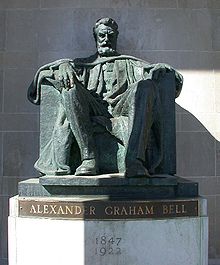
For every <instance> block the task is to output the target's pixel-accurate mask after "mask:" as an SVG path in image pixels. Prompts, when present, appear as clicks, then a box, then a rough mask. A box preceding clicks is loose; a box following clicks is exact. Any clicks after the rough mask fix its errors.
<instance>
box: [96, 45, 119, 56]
mask: <svg viewBox="0 0 220 265" xmlns="http://www.w3.org/2000/svg"><path fill="white" fill-rule="evenodd" d="M97 50H98V54H99V55H101V56H111V55H114V54H115V53H116V49H113V48H112V47H108V46H98V47H97Z"/></svg>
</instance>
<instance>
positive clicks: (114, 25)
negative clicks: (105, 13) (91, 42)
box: [93, 17, 119, 39]
mask: <svg viewBox="0 0 220 265" xmlns="http://www.w3.org/2000/svg"><path fill="white" fill-rule="evenodd" d="M101 24H103V25H106V26H109V27H111V28H112V29H113V30H114V31H115V32H116V34H117V35H118V33H119V32H118V24H117V23H116V21H115V20H114V19H112V18H109V17H104V18H100V19H98V20H97V21H96V23H95V26H94V27H93V36H94V38H95V39H96V34H97V31H96V30H97V28H98V26H99V25H101Z"/></svg>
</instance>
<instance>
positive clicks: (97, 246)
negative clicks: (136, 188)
mask: <svg viewBox="0 0 220 265" xmlns="http://www.w3.org/2000/svg"><path fill="white" fill-rule="evenodd" d="M19 199H20V198H19V197H18V196H16V197H13V198H11V201H10V217H9V265H30V264H31V265H39V264H41V265H48V264H53V265H60V264H65V265H73V264H75V265H161V264H163V265H186V264H187V265H207V264H208V253H207V249H208V218H207V212H206V200H205V199H202V198H197V199H198V212H197V213H198V214H197V216H196V217H175V218H160V219H158V218H154V219H152V218H150V219H147V218H146V219H138V218H136V219H132V220H131V219H130V220H129V219H126V218H125V217H121V219H119V220H101V219H99V220H82V219H81V220H77V219H59V218H58V217H57V218H54V217H53V218H48V217H47V218H44V217H39V216H36V217H33V216H32V217H21V216H19V213H20V211H19V209H18V200H19ZM35 199H36V200H37V201H38V200H40V201H41V202H42V201H44V203H45V202H47V199H48V198H39V199H38V198H35ZM22 200H23V199H22ZM26 200H27V201H28V200H33V198H26ZM189 200H190V199H189ZM50 201H51V199H50ZM67 201H69V199H67V198H65V199H62V198H54V202H57V203H61V202H67ZM152 203H153V202H152ZM171 203H172V202H171ZM175 203H176V200H174V201H173V204H175ZM20 205H21V204H19V207H20ZM172 209H173V208H172ZM39 212H40V213H42V211H41V210H40V209H39ZM45 212H47V213H48V209H45Z"/></svg>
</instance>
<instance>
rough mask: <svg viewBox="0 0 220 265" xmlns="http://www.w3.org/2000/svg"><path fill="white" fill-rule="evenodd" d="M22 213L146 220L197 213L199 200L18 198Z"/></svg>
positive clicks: (20, 213)
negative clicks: (52, 199)
mask: <svg viewBox="0 0 220 265" xmlns="http://www.w3.org/2000/svg"><path fill="white" fill-rule="evenodd" d="M19 216H38V217H49V218H58V217H59V218H70V219H71V218H72V219H74V218H75V219H94V220H95V219H106V220H113V219H118V220H119V219H141V218H142V219H146V218H171V217H184V216H185V217H189V216H198V200H189V201H187V200H186V201H184V200H171V201H89V202H88V201H85V202H73V201H48V200H47V201H43V200H19Z"/></svg>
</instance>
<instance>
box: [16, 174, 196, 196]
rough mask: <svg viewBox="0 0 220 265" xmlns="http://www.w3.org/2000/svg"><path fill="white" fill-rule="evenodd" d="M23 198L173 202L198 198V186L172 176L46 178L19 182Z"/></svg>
mask: <svg viewBox="0 0 220 265" xmlns="http://www.w3.org/2000/svg"><path fill="white" fill-rule="evenodd" d="M18 193H19V196H23V197H36V196H39V197H50V196H61V197H63V196H81V197H82V196H97V195H104V196H108V198H109V199H120V198H121V199H132V200H142V199H144V200H145V199H155V198H156V199H169V198H176V197H184V198H187V197H197V196H198V183H196V182H193V181H189V180H186V179H184V178H180V177H176V176H171V175H158V176H152V177H151V178H124V176H123V174H106V175H97V176H81V177H78V176H73V175H72V176H71V175H68V176H44V177H40V178H34V179H28V180H24V181H21V182H19V185H18Z"/></svg>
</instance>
